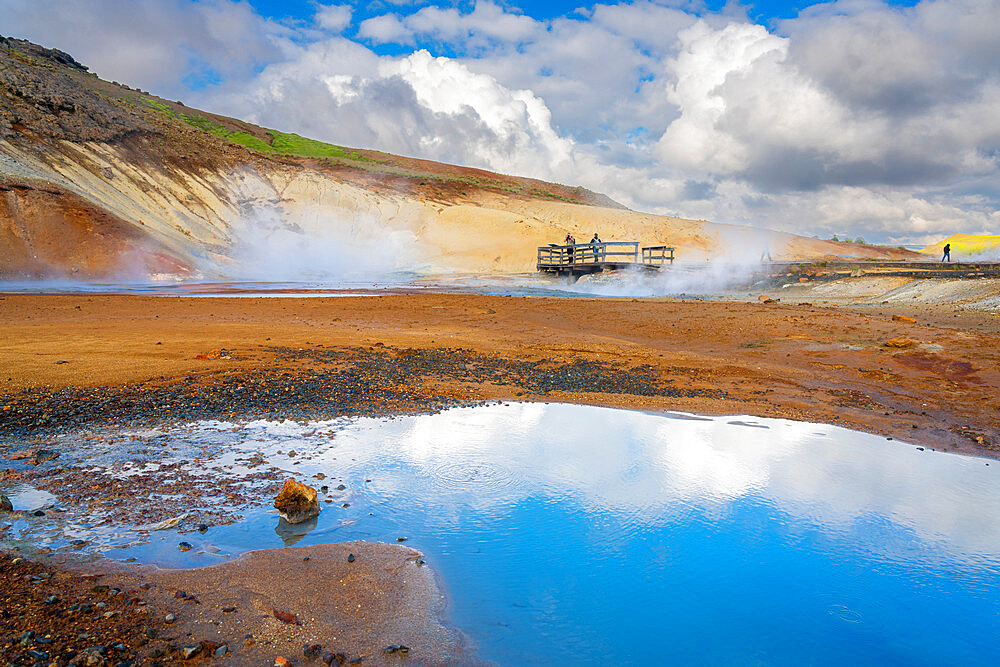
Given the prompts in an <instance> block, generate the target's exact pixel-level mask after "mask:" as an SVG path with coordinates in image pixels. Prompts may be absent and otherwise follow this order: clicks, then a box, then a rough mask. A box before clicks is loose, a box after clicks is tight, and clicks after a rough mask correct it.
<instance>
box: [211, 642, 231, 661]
mask: <svg viewBox="0 0 1000 667" xmlns="http://www.w3.org/2000/svg"><path fill="white" fill-rule="evenodd" d="M227 653H229V647H228V646H227V645H225V644H223V645H222V646H220V647H219V648H217V649H215V651H214V652H213V653H212V656H213V657H216V658H221V657H222V656H224V655H226V654H227Z"/></svg>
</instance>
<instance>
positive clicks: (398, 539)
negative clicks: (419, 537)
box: [396, 537, 406, 542]
mask: <svg viewBox="0 0 1000 667" xmlns="http://www.w3.org/2000/svg"><path fill="white" fill-rule="evenodd" d="M396 541H397V542H405V541H406V538H405V537H397V538H396Z"/></svg>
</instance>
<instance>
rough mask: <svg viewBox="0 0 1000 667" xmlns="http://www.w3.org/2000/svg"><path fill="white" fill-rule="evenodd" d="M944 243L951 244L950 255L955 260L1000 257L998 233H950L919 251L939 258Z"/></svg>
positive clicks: (995, 258)
mask: <svg viewBox="0 0 1000 667" xmlns="http://www.w3.org/2000/svg"><path fill="white" fill-rule="evenodd" d="M945 244H950V245H951V256H952V259H953V260H955V261H963V260H968V259H972V260H977V259H985V260H997V259H1000V234H952V235H951V236H949V237H948V238H946V239H942V240H940V241H938V242H937V243H932V244H930V245H929V246H927V247H926V248H921V249H920V252H921V253H923V254H925V255H932V256H933V257H934V259H939V258H940V257H941V253H942V251H943V250H944V246H945Z"/></svg>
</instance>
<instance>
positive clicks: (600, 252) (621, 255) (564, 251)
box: [536, 241, 674, 275]
mask: <svg viewBox="0 0 1000 667" xmlns="http://www.w3.org/2000/svg"><path fill="white" fill-rule="evenodd" d="M673 263H674V249H673V248H670V247H668V246H648V247H645V248H639V243H638V242H637V241H607V242H605V243H576V244H573V245H557V244H555V243H550V244H549V245H547V246H540V247H539V248H538V260H537V264H536V267H537V269H538V270H539V271H543V272H546V273H555V274H558V275H583V274H585V273H600V272H602V271H615V270H619V269H643V270H653V271H657V270H659V269H661V268H663V267H664V266H668V265H670V264H673Z"/></svg>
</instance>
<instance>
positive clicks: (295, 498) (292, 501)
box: [274, 479, 319, 523]
mask: <svg viewBox="0 0 1000 667" xmlns="http://www.w3.org/2000/svg"><path fill="white" fill-rule="evenodd" d="M274 506H275V507H276V508H277V510H278V513H279V514H280V515H281V517H282V518H283V519H284V520H285V521H287V522H288V523H301V522H303V521H305V520H306V519H311V518H313V517H314V516H317V515H318V514H319V500H318V499H317V497H316V489H314V488H312V487H311V486H306V485H305V484H299V483H298V482H296V481H295V480H293V479H289V480H285V486H284V487H282V489H281V493H279V494H278V497H277V498H275V499H274Z"/></svg>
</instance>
